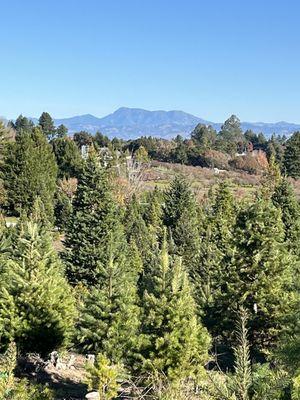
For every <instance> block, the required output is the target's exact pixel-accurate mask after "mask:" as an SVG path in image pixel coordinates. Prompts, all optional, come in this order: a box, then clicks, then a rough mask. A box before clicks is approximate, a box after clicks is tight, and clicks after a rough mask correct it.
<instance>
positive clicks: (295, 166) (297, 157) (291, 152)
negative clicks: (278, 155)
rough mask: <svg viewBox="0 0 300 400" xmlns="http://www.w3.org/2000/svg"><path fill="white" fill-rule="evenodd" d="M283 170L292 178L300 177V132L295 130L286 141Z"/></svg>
mask: <svg viewBox="0 0 300 400" xmlns="http://www.w3.org/2000/svg"><path fill="white" fill-rule="evenodd" d="M283 171H284V172H285V174H287V175H288V176H291V177H292V178H295V179H296V178H299V177H300V132H295V133H294V134H293V136H292V137H291V138H290V139H288V141H287V142H286V148H285V152H284V159H283Z"/></svg>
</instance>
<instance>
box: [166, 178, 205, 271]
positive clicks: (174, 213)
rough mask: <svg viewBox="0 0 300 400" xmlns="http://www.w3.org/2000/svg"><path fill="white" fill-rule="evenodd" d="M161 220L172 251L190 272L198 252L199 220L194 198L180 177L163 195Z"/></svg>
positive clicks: (186, 182) (187, 184)
mask: <svg viewBox="0 0 300 400" xmlns="http://www.w3.org/2000/svg"><path fill="white" fill-rule="evenodd" d="M163 220H164V224H165V226H166V227H167V228H168V234H169V240H170V243H172V242H173V243H174V250H173V251H174V252H175V254H177V255H179V256H182V257H183V261H184V263H185V265H186V266H187V268H188V269H189V270H192V269H193V268H194V263H195V260H196V258H197V255H198V251H199V230H198V223H199V220H198V213H197V203H196V200H195V197H194V195H193V193H192V191H191V189H190V187H189V183H188V181H187V180H185V179H184V178H183V177H182V176H176V177H175V179H174V180H173V181H172V182H171V186H170V188H169V190H168V191H167V192H166V194H165V202H164V215H163Z"/></svg>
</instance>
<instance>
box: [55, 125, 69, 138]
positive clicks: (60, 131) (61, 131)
mask: <svg viewBox="0 0 300 400" xmlns="http://www.w3.org/2000/svg"><path fill="white" fill-rule="evenodd" d="M67 134H68V128H67V127H66V126H65V125H64V124H61V125H59V126H58V127H57V129H56V136H57V137H58V138H65V137H66V136H67Z"/></svg>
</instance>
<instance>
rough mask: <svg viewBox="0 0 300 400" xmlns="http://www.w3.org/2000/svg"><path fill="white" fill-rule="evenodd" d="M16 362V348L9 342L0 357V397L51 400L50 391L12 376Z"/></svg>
mask: <svg viewBox="0 0 300 400" xmlns="http://www.w3.org/2000/svg"><path fill="white" fill-rule="evenodd" d="M16 363H17V348H16V345H15V343H13V342H12V343H10V345H9V346H8V349H7V351H6V352H5V354H4V355H2V356H1V357H0V398H1V400H53V396H52V394H51V392H50V391H49V390H48V389H46V388H43V387H42V386H40V385H37V386H32V385H29V384H28V382H27V381H26V380H25V379H23V380H18V379H16V378H15V376H14V370H15V367H16Z"/></svg>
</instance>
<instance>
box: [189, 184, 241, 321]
mask: <svg viewBox="0 0 300 400" xmlns="http://www.w3.org/2000/svg"><path fill="white" fill-rule="evenodd" d="M236 212H237V204H236V201H235V200H234V198H233V195H232V193H231V191H230V189H229V186H228V184H227V182H222V183H220V184H219V185H218V186H217V187H216V189H215V190H214V191H211V192H210V199H209V200H208V201H207V202H206V203H205V204H203V207H202V210H201V214H200V221H201V222H200V228H199V231H200V251H199V258H198V260H197V265H196V267H195V268H194V270H193V272H192V275H191V276H192V280H193V283H194V286H195V295H196V300H197V304H198V306H199V308H200V311H203V312H204V316H203V318H204V323H205V325H206V326H207V327H210V326H211V325H213V324H214V323H216V321H215V318H217V319H218V318H219V316H215V315H214V310H215V307H216V302H217V293H218V292H219V291H220V288H221V287H222V285H223V283H224V281H223V280H226V277H225V276H224V272H225V271H224V269H225V268H226V267H225V265H226V264H228V262H229V260H231V257H232V251H233V248H234V246H233V232H234V226H235V219H236Z"/></svg>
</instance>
